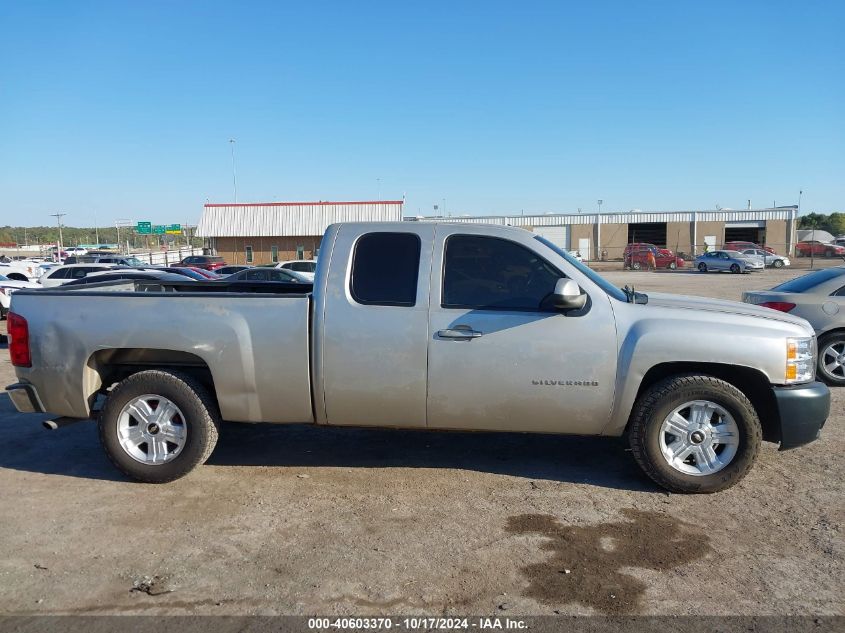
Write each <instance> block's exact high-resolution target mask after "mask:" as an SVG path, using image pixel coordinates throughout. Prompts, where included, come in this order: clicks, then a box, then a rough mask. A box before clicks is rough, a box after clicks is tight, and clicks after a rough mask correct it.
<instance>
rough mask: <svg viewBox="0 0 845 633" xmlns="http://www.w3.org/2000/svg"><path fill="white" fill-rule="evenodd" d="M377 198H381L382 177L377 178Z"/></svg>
mask: <svg viewBox="0 0 845 633" xmlns="http://www.w3.org/2000/svg"><path fill="white" fill-rule="evenodd" d="M376 191H377V195H376V200H381V178H376Z"/></svg>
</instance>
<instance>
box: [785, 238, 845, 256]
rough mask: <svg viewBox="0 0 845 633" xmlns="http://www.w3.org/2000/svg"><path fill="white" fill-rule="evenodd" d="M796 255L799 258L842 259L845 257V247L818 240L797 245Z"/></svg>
mask: <svg viewBox="0 0 845 633" xmlns="http://www.w3.org/2000/svg"><path fill="white" fill-rule="evenodd" d="M795 254H796V255H798V257H809V256H810V255H813V256H814V257H842V256H843V255H845V246H839V245H838V244H833V243H829V242H819V241H818V240H807V241H805V242H798V243H797V244H795Z"/></svg>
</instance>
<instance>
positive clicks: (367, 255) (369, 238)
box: [350, 233, 421, 307]
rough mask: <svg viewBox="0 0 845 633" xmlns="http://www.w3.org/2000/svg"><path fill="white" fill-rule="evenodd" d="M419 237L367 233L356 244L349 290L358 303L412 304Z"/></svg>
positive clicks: (418, 262)
mask: <svg viewBox="0 0 845 633" xmlns="http://www.w3.org/2000/svg"><path fill="white" fill-rule="evenodd" d="M420 246H421V245H420V238H419V237H418V236H417V235H416V234H415V233H367V234H366V235H362V236H361V238H360V239H359V240H358V242H357V243H356V244H355V253H354V255H353V256H352V280H351V282H350V291H351V293H352V297H353V298H354V299H355V301H357V302H358V303H363V304H367V305H383V306H407V307H409V306H413V305H415V304H416V301H417V277H418V274H419V268H420Z"/></svg>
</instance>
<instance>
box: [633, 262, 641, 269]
mask: <svg viewBox="0 0 845 633" xmlns="http://www.w3.org/2000/svg"><path fill="white" fill-rule="evenodd" d="M642 267H643V265H642V264H641V263H640V262H634V263H633V264H631V268H633V269H634V270H639V269H640V268H642Z"/></svg>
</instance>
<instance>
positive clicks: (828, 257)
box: [824, 249, 833, 259]
mask: <svg viewBox="0 0 845 633" xmlns="http://www.w3.org/2000/svg"><path fill="white" fill-rule="evenodd" d="M831 257H833V251H832V250H830V249H827V250H826V251H825V252H824V258H825V259H830V258H831Z"/></svg>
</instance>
